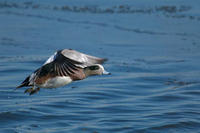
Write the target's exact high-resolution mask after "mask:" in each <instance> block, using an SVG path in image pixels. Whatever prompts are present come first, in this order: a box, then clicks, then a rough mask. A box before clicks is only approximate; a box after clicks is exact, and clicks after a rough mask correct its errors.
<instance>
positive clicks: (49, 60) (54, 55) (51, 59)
mask: <svg viewBox="0 0 200 133" xmlns="http://www.w3.org/2000/svg"><path fill="white" fill-rule="evenodd" d="M56 56H57V52H55V53H54V54H53V55H52V56H50V57H49V59H47V60H46V62H45V63H44V64H43V66H44V65H46V64H48V63H51V62H52V61H54V60H55V58H56Z"/></svg>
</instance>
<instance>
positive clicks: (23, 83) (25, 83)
mask: <svg viewBox="0 0 200 133" xmlns="http://www.w3.org/2000/svg"><path fill="white" fill-rule="evenodd" d="M29 79H30V76H28V77H27V78H26V79H25V80H24V81H23V82H22V83H21V84H20V85H19V86H17V87H16V89H18V88H21V87H26V86H30V85H29V83H30V82H29Z"/></svg>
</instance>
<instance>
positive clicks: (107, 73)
mask: <svg viewBox="0 0 200 133" xmlns="http://www.w3.org/2000/svg"><path fill="white" fill-rule="evenodd" d="M103 74H104V75H110V74H111V73H110V72H107V71H106V70H104V71H103Z"/></svg>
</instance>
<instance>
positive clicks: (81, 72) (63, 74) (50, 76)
mask: <svg viewBox="0 0 200 133" xmlns="http://www.w3.org/2000/svg"><path fill="white" fill-rule="evenodd" d="M105 61H106V59H103V58H98V57H94V56H90V55H87V54H83V53H80V52H78V51H75V50H72V49H63V50H59V51H57V52H55V53H54V54H53V55H52V56H50V57H49V58H48V59H47V61H46V62H45V63H44V64H43V65H42V66H41V67H40V68H38V69H37V70H36V71H34V72H33V73H32V74H31V75H29V76H28V77H27V78H26V79H25V80H24V81H23V82H22V83H21V85H19V86H18V87H17V88H21V87H27V86H32V87H31V88H29V89H26V90H25V93H29V94H30V95H32V94H34V93H36V92H38V91H39V90H40V88H57V87H61V86H64V85H67V84H69V83H71V82H72V81H76V80H82V79H84V78H86V77H88V76H91V75H102V74H109V73H108V72H106V71H105V70H104V67H103V66H102V65H101V64H102V63H104V62H105Z"/></svg>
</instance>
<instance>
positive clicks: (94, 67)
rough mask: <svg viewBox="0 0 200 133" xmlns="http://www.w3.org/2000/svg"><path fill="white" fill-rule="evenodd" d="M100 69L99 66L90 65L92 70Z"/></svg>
mask: <svg viewBox="0 0 200 133" xmlns="http://www.w3.org/2000/svg"><path fill="white" fill-rule="evenodd" d="M98 69H99V66H91V67H90V70H98Z"/></svg>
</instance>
